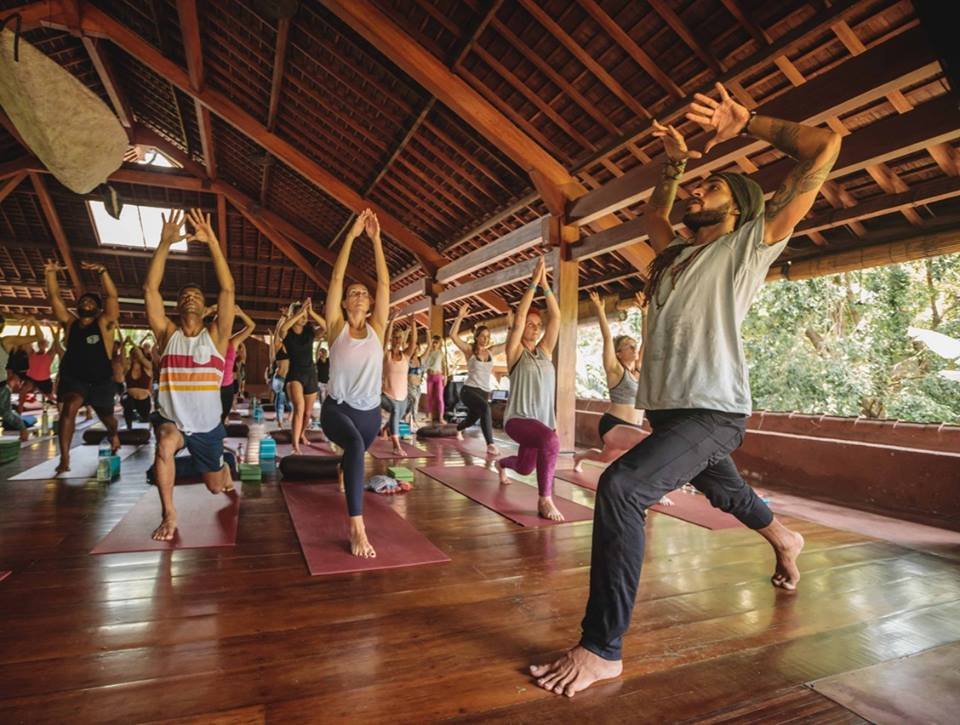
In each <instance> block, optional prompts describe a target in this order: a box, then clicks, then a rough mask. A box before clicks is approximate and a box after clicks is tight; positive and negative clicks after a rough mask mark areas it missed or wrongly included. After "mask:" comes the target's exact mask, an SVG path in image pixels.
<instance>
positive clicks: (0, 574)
mask: <svg viewBox="0 0 960 725" xmlns="http://www.w3.org/2000/svg"><path fill="white" fill-rule="evenodd" d="M12 573H13V572H9V571H0V582H2V581H3V580H4V579H6V578H7V577H8V576H10V574H12Z"/></svg>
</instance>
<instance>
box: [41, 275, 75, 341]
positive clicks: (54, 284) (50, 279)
mask: <svg viewBox="0 0 960 725" xmlns="http://www.w3.org/2000/svg"><path fill="white" fill-rule="evenodd" d="M64 269H66V267H64V266H63V265H61V264H60V263H59V262H57V261H56V260H54V259H48V260H47V263H46V264H44V265H43V275H44V277H45V278H46V280H47V300H49V302H50V307H51V308H52V309H53V316H54V317H56V318H57V322H59V323H60V324H61V325H69V324H70V323H71V322H72V321H73V319H74V316H73V315H72V314H71V313H70V310H68V309H67V306H66V305H65V304H64V303H63V296H62V295H61V294H60V280H59V279H58V278H57V275H58V274H59V273H60V271H61V270H64Z"/></svg>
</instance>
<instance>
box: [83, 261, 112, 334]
mask: <svg viewBox="0 0 960 725" xmlns="http://www.w3.org/2000/svg"><path fill="white" fill-rule="evenodd" d="M80 266H81V267H82V268H83V269H86V270H89V271H91V272H96V273H97V276H98V277H99V278H100V285H101V287H103V315H101V317H102V318H103V321H104V322H106V323H107V324H108V325H113V324H114V323H116V322H117V320H119V319H120V295H119V294H118V293H117V286H116V285H115V284H114V283H113V278H111V277H110V272H109V271H107V268H106V266H105V265H103V264H100V263H99V262H81V263H80Z"/></svg>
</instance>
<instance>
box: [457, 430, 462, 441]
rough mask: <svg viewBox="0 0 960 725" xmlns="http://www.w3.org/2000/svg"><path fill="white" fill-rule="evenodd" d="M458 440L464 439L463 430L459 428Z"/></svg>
mask: <svg viewBox="0 0 960 725" xmlns="http://www.w3.org/2000/svg"><path fill="white" fill-rule="evenodd" d="M457 440H458V441H462V440H463V431H462V430H458V431H457Z"/></svg>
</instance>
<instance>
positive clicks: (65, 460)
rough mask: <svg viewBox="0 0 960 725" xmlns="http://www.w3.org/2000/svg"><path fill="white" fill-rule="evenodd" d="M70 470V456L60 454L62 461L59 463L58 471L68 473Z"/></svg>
mask: <svg viewBox="0 0 960 725" xmlns="http://www.w3.org/2000/svg"><path fill="white" fill-rule="evenodd" d="M69 470H70V456H60V463H59V464H58V465H57V473H66V472H67V471H69Z"/></svg>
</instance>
